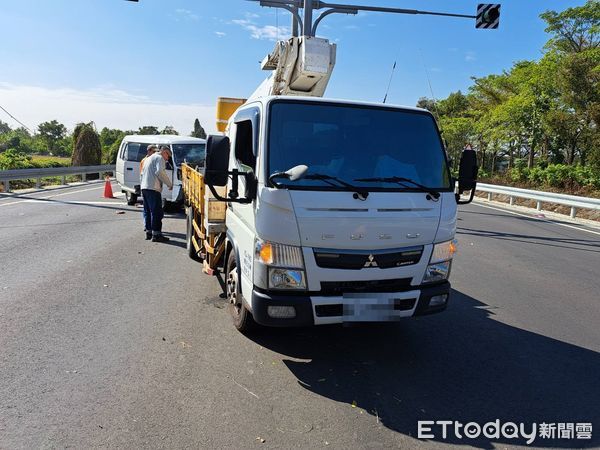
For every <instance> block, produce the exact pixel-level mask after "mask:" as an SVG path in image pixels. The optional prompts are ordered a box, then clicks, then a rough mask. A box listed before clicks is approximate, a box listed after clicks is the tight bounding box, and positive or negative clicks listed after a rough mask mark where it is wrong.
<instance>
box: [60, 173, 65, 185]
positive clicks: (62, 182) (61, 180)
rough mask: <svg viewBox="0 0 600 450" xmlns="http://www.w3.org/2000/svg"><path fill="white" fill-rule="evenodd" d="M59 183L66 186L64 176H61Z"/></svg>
mask: <svg viewBox="0 0 600 450" xmlns="http://www.w3.org/2000/svg"><path fill="white" fill-rule="evenodd" d="M60 182H61V184H63V185H65V184H67V177H66V176H64V175H63V176H62V177H60Z"/></svg>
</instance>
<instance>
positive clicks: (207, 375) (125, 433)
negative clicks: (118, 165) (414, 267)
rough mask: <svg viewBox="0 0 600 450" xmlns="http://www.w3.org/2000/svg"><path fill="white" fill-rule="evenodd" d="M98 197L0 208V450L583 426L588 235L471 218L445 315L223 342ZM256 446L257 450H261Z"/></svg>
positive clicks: (591, 314)
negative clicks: (469, 425) (456, 427)
mask: <svg viewBox="0 0 600 450" xmlns="http://www.w3.org/2000/svg"><path fill="white" fill-rule="evenodd" d="M101 195H102V186H101V185H99V184H96V185H94V184H91V185H84V186H78V187H71V188H65V189H58V190H54V191H47V192H40V193H35V194H25V195H20V196H16V197H2V196H0V264H1V265H2V267H1V269H0V448H3V449H4V448H6V449H13V448H67V447H68V448H91V447H106V448H117V447H118V448H140V447H151V448H184V447H185V448H254V447H256V448H259V447H262V448H321V447H329V448H350V447H353V448H389V447H406V448H441V447H443V446H445V445H448V444H452V445H453V446H463V445H464V446H475V447H480V448H504V447H507V446H508V447H510V446H513V445H516V444H519V445H523V444H524V440H523V439H520V440H511V439H506V438H503V437H499V438H496V437H492V438H486V437H480V438H479V439H474V440H469V439H464V438H463V439H459V438H458V437H456V436H453V435H452V436H447V438H446V439H444V438H443V437H442V436H441V432H439V431H438V432H436V436H435V437H434V438H431V439H428V440H418V439H416V434H417V421H418V420H455V421H461V422H463V423H466V422H469V421H476V422H478V423H479V424H484V423H485V422H488V421H493V420H495V419H500V420H501V421H502V422H507V421H511V422H524V423H525V424H527V425H528V426H529V427H531V424H533V423H534V422H535V423H541V422H546V423H570V422H590V423H592V424H593V427H594V429H593V435H592V440H566V439H563V440H543V439H540V438H539V437H538V438H537V439H536V440H535V442H534V446H537V447H564V448H572V447H593V446H598V445H599V444H600V440H599V439H598V438H599V437H600V385H599V380H600V354H599V351H600V327H599V326H598V324H599V323H600V302H599V301H598V296H599V292H600V281H599V278H600V277H599V275H600V271H599V269H598V266H599V264H598V263H599V262H600V234H593V233H589V232H586V231H581V230H578V229H575V228H570V227H566V226H562V225H559V224H555V223H550V222H547V221H544V220H540V219H538V218H535V217H524V216H519V215H513V214H510V213H507V212H504V211H502V210H495V209H489V208H485V207H482V206H479V205H469V206H467V207H464V208H462V209H461V212H460V221H459V235H458V240H459V254H458V256H457V257H456V259H455V263H454V267H453V273H452V282H453V288H454V291H453V294H452V299H451V304H450V306H449V308H448V310H447V311H446V312H444V313H443V314H438V315H434V316H429V317H422V318H417V319H409V320H406V321H404V322H401V323H399V324H394V325H389V326H359V327H352V328H345V327H326V328H313V329H300V330H269V331H268V332H263V333H260V334H257V335H255V336H253V337H250V338H249V337H245V336H243V335H242V334H240V333H238V332H237V331H236V330H235V329H234V328H233V326H232V325H231V323H230V319H229V316H228V314H227V311H226V309H225V304H224V302H223V300H222V299H220V298H219V292H220V289H219V284H218V283H217V281H216V280H215V279H214V278H209V277H207V276H205V275H203V274H202V273H201V271H200V265H199V264H197V263H194V262H192V261H191V260H190V259H188V257H187V256H186V253H185V249H184V239H185V235H184V233H185V221H184V216H183V215H172V216H170V217H168V218H167V219H166V221H165V226H164V228H165V230H166V231H167V232H168V233H167V234H168V235H169V236H170V237H171V238H172V240H171V242H170V243H169V244H155V243H154V244H153V243H151V242H148V241H145V240H144V239H143V232H142V224H141V214H140V209H139V208H135V207H129V206H126V205H124V202H123V200H122V199H116V200H106V199H102V198H101ZM263 441H264V442H263Z"/></svg>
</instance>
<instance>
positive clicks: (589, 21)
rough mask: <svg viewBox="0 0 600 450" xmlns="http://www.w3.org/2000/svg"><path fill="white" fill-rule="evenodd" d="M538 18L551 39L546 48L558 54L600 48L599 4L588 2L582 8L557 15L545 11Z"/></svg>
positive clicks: (570, 9)
mask: <svg viewBox="0 0 600 450" xmlns="http://www.w3.org/2000/svg"><path fill="white" fill-rule="evenodd" d="M540 17H541V18H542V19H543V20H544V21H545V22H546V24H547V27H546V32H547V33H550V34H551V35H552V37H551V38H550V40H549V41H548V42H547V44H546V48H549V49H551V50H556V51H558V52H560V53H580V52H583V51H585V50H589V49H597V48H599V47H600V2H599V1H598V0H588V1H587V2H586V3H585V5H583V6H576V7H573V8H567V9H565V10H564V11H562V12H560V13H558V12H556V11H546V12H545V13H543V14H541V15H540Z"/></svg>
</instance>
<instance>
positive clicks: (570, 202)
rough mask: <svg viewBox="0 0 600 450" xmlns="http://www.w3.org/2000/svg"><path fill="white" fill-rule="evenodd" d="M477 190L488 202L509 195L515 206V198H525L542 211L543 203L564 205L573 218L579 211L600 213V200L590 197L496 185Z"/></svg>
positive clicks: (485, 185)
mask: <svg viewBox="0 0 600 450" xmlns="http://www.w3.org/2000/svg"><path fill="white" fill-rule="evenodd" d="M477 190H478V191H481V192H487V194H488V200H491V199H492V196H493V195H494V194H498V195H507V196H508V198H509V203H510V204H511V205H513V204H514V202H515V198H524V199H527V200H535V201H536V202H537V204H536V209H537V210H538V211H541V210H542V203H553V204H555V205H564V206H569V207H571V218H574V217H575V215H576V214H577V209H578V208H579V209H595V210H597V211H600V199H598V198H589V197H578V196H576V195H567V194H557V193H554V192H543V191H534V190H530V189H521V188H515V187H509V186H497V185H495V184H485V183H477Z"/></svg>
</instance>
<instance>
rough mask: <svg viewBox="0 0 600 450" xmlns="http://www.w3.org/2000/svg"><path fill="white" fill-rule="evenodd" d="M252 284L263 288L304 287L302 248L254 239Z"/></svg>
mask: <svg viewBox="0 0 600 450" xmlns="http://www.w3.org/2000/svg"><path fill="white" fill-rule="evenodd" d="M254 284H255V285H256V286H258V287H260V288H263V289H286V290H288V289H306V274H305V271H304V258H303V257H302V249H301V248H300V247H296V246H293V245H285V244H277V243H275V242H269V241H263V240H262V239H256V245H255V251H254Z"/></svg>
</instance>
